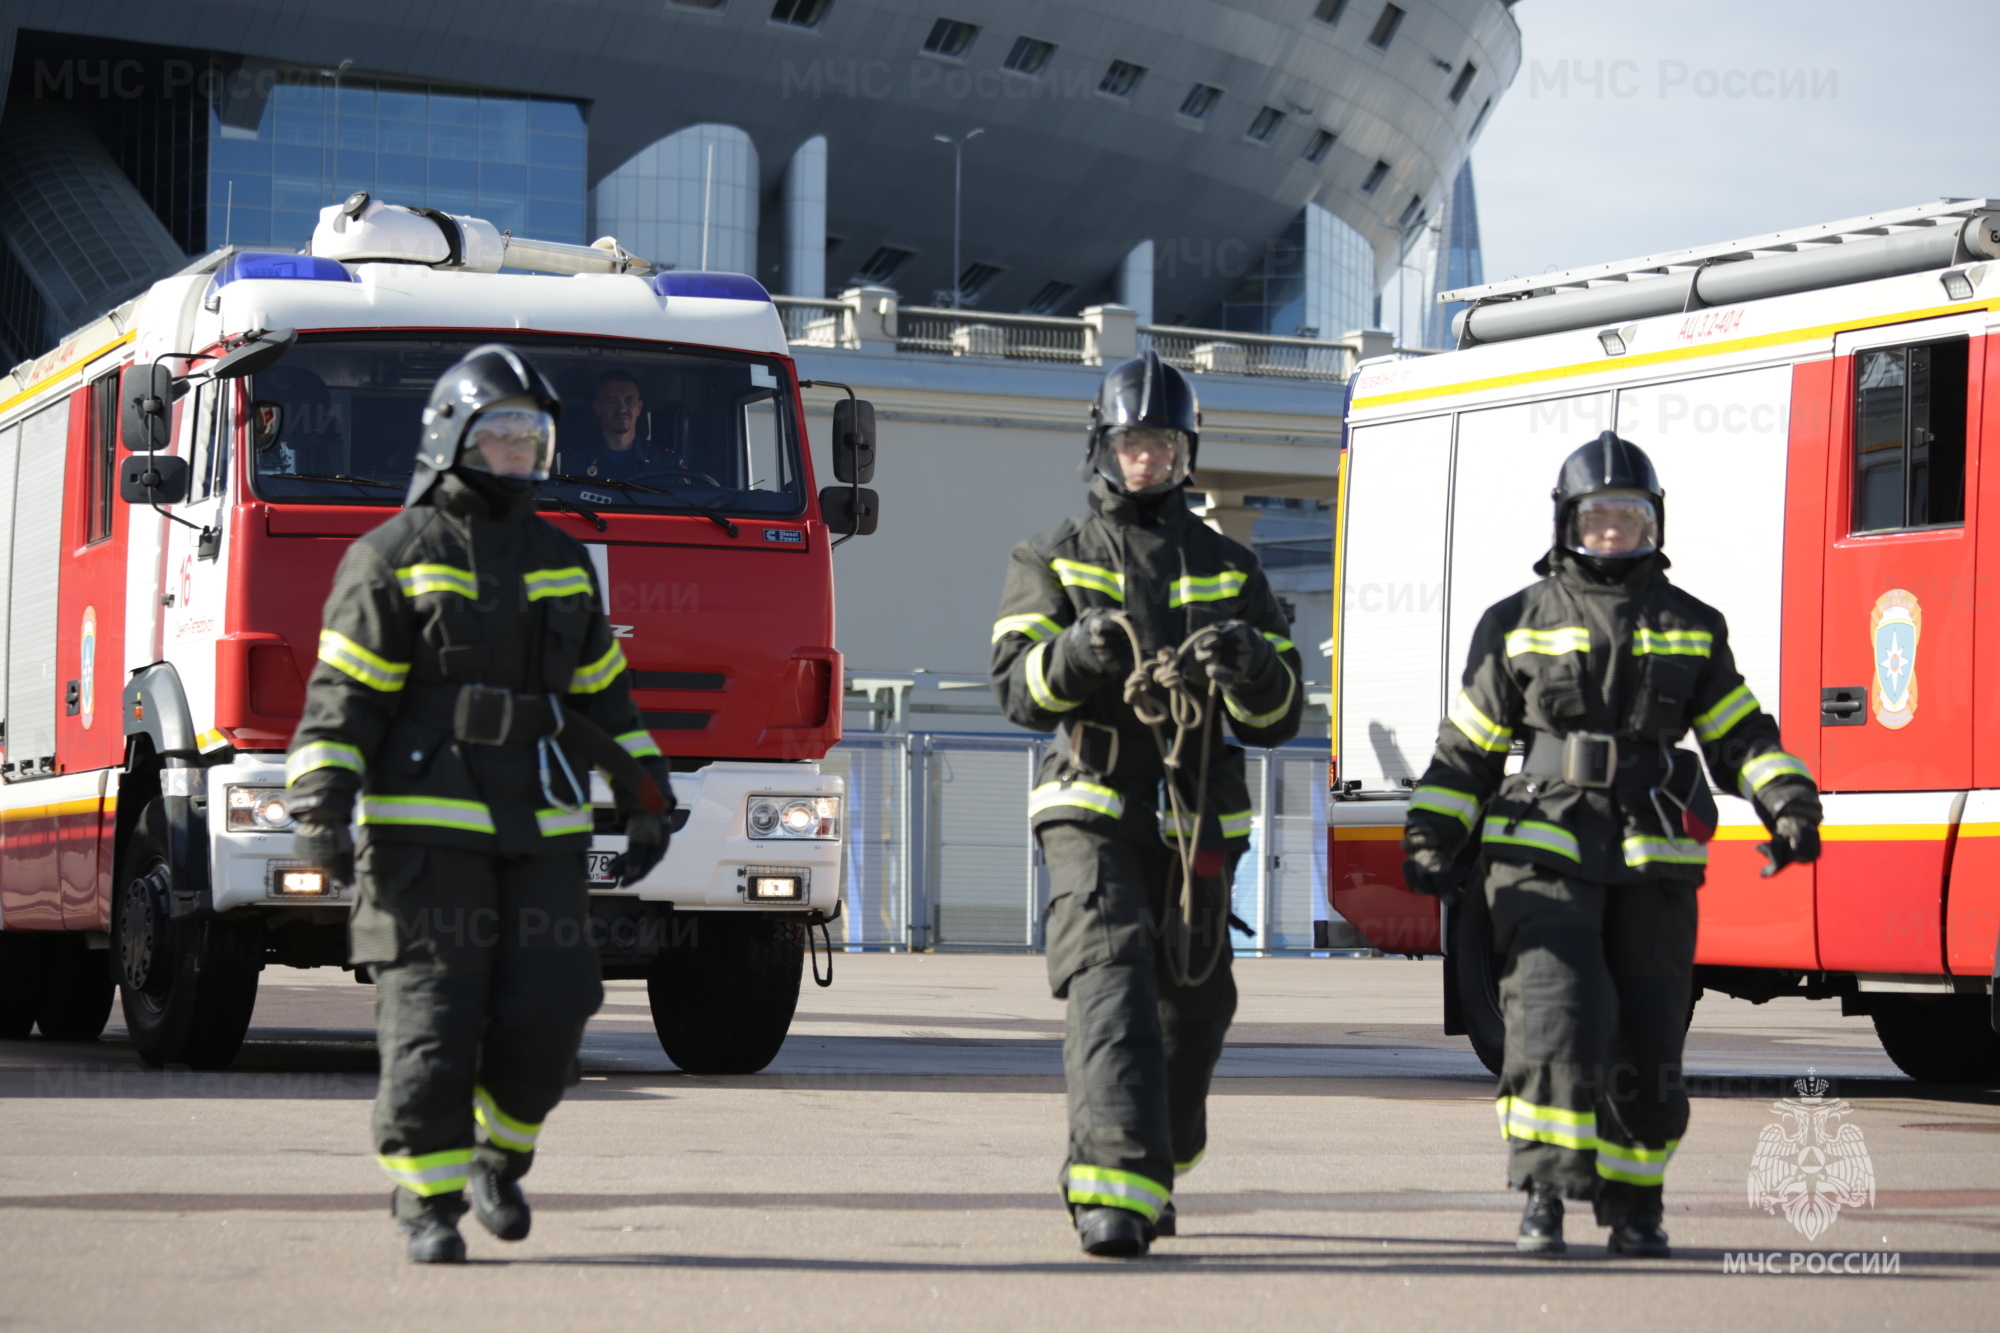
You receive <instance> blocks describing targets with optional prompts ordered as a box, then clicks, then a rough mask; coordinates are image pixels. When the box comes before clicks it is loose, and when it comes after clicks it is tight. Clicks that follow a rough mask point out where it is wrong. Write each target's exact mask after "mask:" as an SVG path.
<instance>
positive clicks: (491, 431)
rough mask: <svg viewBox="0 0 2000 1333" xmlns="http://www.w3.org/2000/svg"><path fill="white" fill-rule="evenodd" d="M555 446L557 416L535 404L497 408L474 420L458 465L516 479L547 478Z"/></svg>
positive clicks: (459, 454)
mask: <svg viewBox="0 0 2000 1333" xmlns="http://www.w3.org/2000/svg"><path fill="white" fill-rule="evenodd" d="M555 448H556V421H555V418H554V417H552V416H550V415H549V414H548V413H547V412H544V411H543V410H541V409H540V408H535V407H496V408H489V409H488V410H486V411H484V412H481V413H480V414H479V415H478V416H476V417H474V418H473V419H472V425H471V427H470V428H469V429H468V430H467V431H466V432H465V446H464V447H463V448H462V449H460V450H459V453H458V465H459V466H460V467H463V468H468V469H470V470H471V471H474V472H488V473H491V474H492V475H494V476H496V477H508V478H511V479H513V480H515V481H545V480H547V478H548V475H549V459H550V458H551V457H553V456H554V454H555Z"/></svg>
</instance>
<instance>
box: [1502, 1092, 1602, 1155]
mask: <svg viewBox="0 0 2000 1333" xmlns="http://www.w3.org/2000/svg"><path fill="white" fill-rule="evenodd" d="M1493 1109H1494V1110H1495V1111H1496V1112H1498V1113H1499V1116H1500V1133H1501V1136H1502V1137H1504V1138H1510V1139H1529V1140H1532V1141H1533V1142H1536V1143H1552V1144H1554V1145H1555V1146H1556V1147H1558V1148H1575V1149H1577V1150H1578V1151H1581V1152H1588V1151H1590V1150H1591V1149H1593V1148H1595V1147H1597V1113H1596V1112H1595V1111H1566V1110H1564V1109H1563V1108H1562V1107H1560V1106H1537V1105H1535V1103H1533V1102H1529V1101H1523V1100H1522V1099H1521V1098H1519V1097H1501V1098H1500V1099H1499V1100H1498V1101H1496V1102H1494V1103H1493Z"/></svg>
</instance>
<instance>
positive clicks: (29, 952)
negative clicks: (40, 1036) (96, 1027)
mask: <svg viewBox="0 0 2000 1333" xmlns="http://www.w3.org/2000/svg"><path fill="white" fill-rule="evenodd" d="M46 943H47V941H45V940H44V939H43V938H42V937H41V935H40V934H39V933H29V932H27V931H19V930H7V931H0V1041H25V1040H27V1037H28V1033H30V1032H31V1031H33V1030H34V1026H35V1009H36V1007H37V1006H38V1004H39V1003H40V1001H41V998H42V991H43V990H44V989H45V988H46V987H47V984H48V982H47V972H48V969H47V967H46V963H47V961H48V952H47V950H46V949H44V948H43V947H42V946H43V945H44V944H46Z"/></svg>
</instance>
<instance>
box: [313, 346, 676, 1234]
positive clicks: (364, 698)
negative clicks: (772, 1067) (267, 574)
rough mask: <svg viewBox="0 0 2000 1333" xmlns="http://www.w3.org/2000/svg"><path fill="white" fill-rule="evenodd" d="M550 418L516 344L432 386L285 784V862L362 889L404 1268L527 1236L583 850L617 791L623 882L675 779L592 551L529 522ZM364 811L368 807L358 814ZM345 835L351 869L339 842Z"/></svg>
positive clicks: (571, 960)
mask: <svg viewBox="0 0 2000 1333" xmlns="http://www.w3.org/2000/svg"><path fill="white" fill-rule="evenodd" d="M559 410H560V404H559V403H558V401H557V399H556V395H555V393H554V391H553V390H552V389H551V388H550V387H549V386H548V384H547V383H546V382H545V381H544V380H543V378H542V376H541V375H540V374H539V373H538V372H537V371H536V370H535V369H534V367H532V366H531V365H529V364H528V362H527V361H526V360H525V359H524V358H523V357H521V356H520V355H519V354H518V353H517V352H515V351H514V350H513V349H511V348H508V347H502V346H488V347H482V348H479V349H477V350H476V351H474V352H472V353H471V354H470V355H468V356H467V357H466V358H465V359H464V360H462V361H460V362H459V363H458V364H457V365H455V366H453V367H452V368H451V369H450V370H448V371H446V372H445V374H444V376H443V378H441V379H440V380H439V381H438V384H437V387H436V388H435V389H434V390H433V391H432V394H431V399H430V404H429V406H428V408H427V409H426V410H425V412H424V433H423V438H422V443H421V446H420V448H419V452H418V455H417V466H416V472H415V476H414V478H413V481H412V484H411V488H410V494H409V498H408V500H406V501H405V504H404V511H403V513H401V514H400V515H398V516H397V517H395V518H393V519H391V520H389V521H388V522H387V523H384V524H383V525H382V526H381V527H379V528H376V529H375V530H374V531H373V532H371V533H369V534H368V535H367V536H365V537H363V538H361V539H360V540H359V541H357V542H355V544H354V545H353V546H352V547H351V548H350V549H349V550H348V552H347V554H346V556H345V557H343V559H342V560H341V563H340V568H339V571H338V572H337V573H336V574H335V576H334V584H333V593H332V595H331V596H330V597H329V598H328V599H327V603H326V612H325V620H324V628H323V629H322V630H321V632H320V641H319V662H318V665H317V666H316V667H315V668H314V670H313V674H312V680H311V684H310V688H309V691H308V694H307V700H306V710H305V719H304V721H303V723H302V724H301V725H300V727H299V729H298V734H297V736H296V737H295V739H294V740H293V742H292V750H291V754H290V757H289V758H288V760H287V762H286V774H287V781H288V785H289V788H290V791H289V795H288V797H287V803H288V805H289V808H290V810H291V812H292V814H293V816H294V817H295V818H296V819H297V820H298V821H299V824H300V831H299V833H298V834H297V839H296V840H297V850H298V854H299V855H300V856H301V857H302V858H304V859H305V860H306V861H308V862H310V863H312V864H314V865H317V866H320V867H322V868H323V869H325V870H326V871H327V872H328V873H329V874H330V875H331V876H332V877H333V878H334V879H335V880H337V881H341V882H352V881H353V879H354V872H355V870H356V868H357V865H358V868H359V871H360V881H359V893H358V896H357V899H356V903H355V907H354V915H353V918H352V922H351V924H350V957H351V960H352V961H353V962H354V963H355V964H357V965H363V966H366V967H368V968H369V969H370V970H371V971H372V973H373V974H374V979H375V984H376V991H375V1016H376V1024H377V1027H378V1030H379V1037H378V1041H379V1045H380V1048H381V1052H382V1082H381V1089H380V1093H379V1095H378V1097H377V1099H376V1103H375V1123H374V1128H375V1138H376V1152H377V1154H378V1157H377V1160H378V1161H379V1162H380V1163H381V1165H382V1168H383V1169H384V1170H385V1171H387V1172H388V1173H389V1176H390V1178H391V1179H392V1180H394V1181H395V1182H396V1185H395V1191H394V1194H393V1196H392V1201H391V1211H392V1213H393V1215H394V1216H395V1218H396V1219H397V1221H398V1223H399V1225H400V1228H401V1230H402V1231H403V1232H404V1233H406V1234H407V1235H408V1237H409V1243H408V1252H409V1257H410V1258H411V1259H412V1260H414V1261H416V1262H420V1263H457V1262H462V1261H463V1260H464V1258H465V1242H464V1240H463V1238H461V1237H460V1235H459V1233H458V1218H459V1216H460V1215H461V1214H462V1213H463V1212H464V1211H465V1200H464V1193H465V1190H466V1187H467V1185H468V1184H470V1186H471V1193H472V1207H473V1210H474V1212H475V1214H476V1215H477V1216H478V1218H479V1220H480V1221H481V1223H483V1224H484V1225H485V1226H486V1227H487V1229H488V1230H490V1231H492V1232H493V1233H494V1234H495V1235H496V1236H498V1237H500V1238H501V1239H502V1240H520V1239H521V1238H523V1237H524V1236H526V1235H527V1234H528V1226H529V1211H528V1204H527V1200H526V1198H525V1197H524V1196H523V1194H522V1192H521V1187H520V1185H519V1183H518V1182H519V1180H520V1178H521V1177H522V1176H523V1175H524V1174H526V1172H527V1170H528V1167H529V1165H530V1164H531V1163H532V1161H533V1158H534V1150H535V1141H536V1136H537V1135H538V1134H539V1133H540V1131H541V1128H542V1122H543V1121H544V1120H545V1119H546V1118H547V1117H548V1114H549V1111H550V1110H551V1109H552V1108H553V1107H554V1106H555V1104H556V1103H557V1102H558V1101H560V1100H561V1098H562V1093H563V1089H564V1087H565V1086H567V1084H568V1083H569V1082H570V1081H572V1077H573V1070H574V1069H575V1063H576V1056H577V1049H578V1045H579V1043H580V1042H581V1040H582V1036H583V1026H584V1023H585V1021H586V1020H587V1019H588V1018H589V1017H590V1015H591V1014H593V1013H595V1012H596V1010H597V1007H598V1005H599V1004H600V1003H601V1002H602V1000H603V986H602V982H601V981H600V979H599V973H598V961H597V952H596V949H595V947H594V946H593V944H592V941H591V932H590V929H589V924H590V923H589V920H588V916H589V903H588V898H587V896H586V890H585V885H584V865H583V855H582V853H583V851H584V849H585V848H586V847H587V846H589V844H590V840H591V831H592V813H591V805H590V793H589V786H588V779H589V773H590V771H591V769H592V768H593V767H595V768H598V769H602V770H604V771H605V772H606V773H607V774H609V775H610V776H611V778H612V783H613V788H614V790H615V791H616V793H617V797H618V801H619V805H620V809H621V812H622V813H623V815H624V827H625V833H626V836H627V838H628V840H629V841H628V846H627V849H626V851H625V852H624V853H623V854H622V856H621V858H620V860H619V861H617V862H614V865H613V869H614V871H615V873H617V874H618V876H619V878H620V880H621V882H625V883H630V882H633V881H635V880H637V879H638V878H639V877H641V876H643V875H644V874H645V873H646V872H647V871H648V870H650V869H651V868H652V867H653V866H654V865H656V864H657V863H658V862H659V859H660V857H661V856H662V855H664V853H665V851H666V846H667V832H666V822H665V814H666V808H667V802H668V800H670V798H669V797H667V796H666V795H665V793H666V791H667V778H666V772H665V767H664V764H663V762H662V761H661V759H660V751H659V749H658V747H657V746H655V745H654V744H653V742H652V740H651V738H650V737H649V736H648V735H647V733H646V732H645V731H644V730H643V729H641V727H640V725H639V719H638V715H637V713H636V712H635V711H634V710H633V706H632V702H631V698H630V696H629V694H628V692H627V680H626V677H625V659H624V654H623V653H622V652H621V650H620V649H619V646H618V643H617V641H616V640H615V639H614V638H613V636H612V632H611V629H610V626H609V625H607V624H606V623H605V619H604V616H603V614H602V612H601V611H600V610H599V606H600V603H599V600H598V588H597V581H596V578H595V576H594V574H593V572H592V568H591V561H590V559H589V555H588V553H587V552H586V551H585V550H584V548H583V547H582V546H581V545H580V544H579V543H577V542H576V541H575V540H573V539H572V538H570V537H568V536H565V535H564V534H562V533H560V532H558V531H556V530H555V529H554V528H552V527H550V526H549V525H548V524H546V523H544V522H543V521H542V520H541V519H540V518H538V517H536V515H535V513H534V495H533V484H534V481H535V480H537V479H539V478H540V477H543V476H546V475H547V469H548V460H549V458H550V455H551V452H552V450H553V448H554V443H555V422H556V415H557V413H558V411H559ZM357 801H358V811H357ZM357 813H358V815H359V823H360V828H361V845H360V854H359V857H358V858H357V857H356V854H355V846H354V842H353V839H352V836H351V835H350V833H349V823H350V820H352V819H353V818H354V817H355V815H356V814H357Z"/></svg>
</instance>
